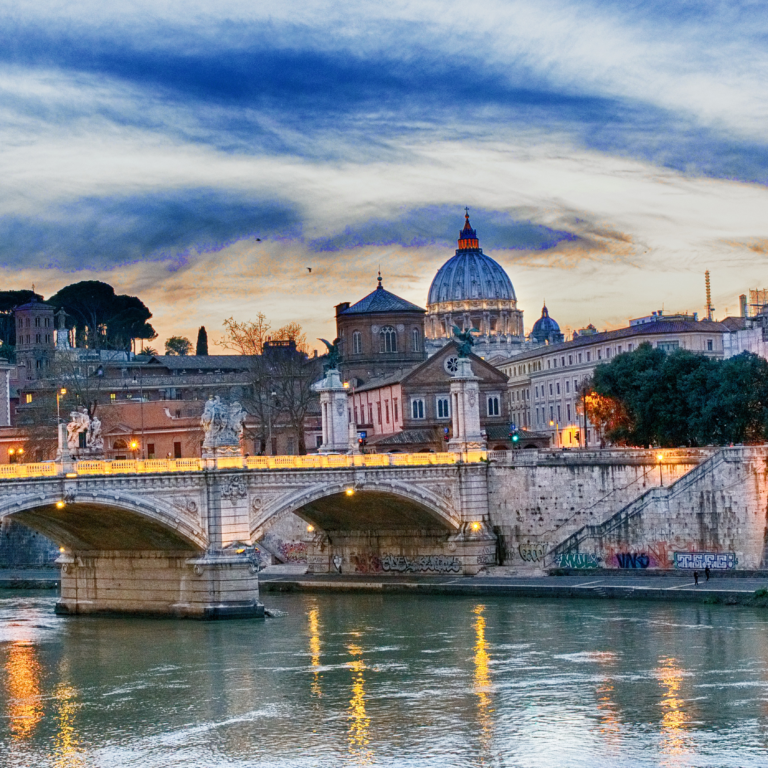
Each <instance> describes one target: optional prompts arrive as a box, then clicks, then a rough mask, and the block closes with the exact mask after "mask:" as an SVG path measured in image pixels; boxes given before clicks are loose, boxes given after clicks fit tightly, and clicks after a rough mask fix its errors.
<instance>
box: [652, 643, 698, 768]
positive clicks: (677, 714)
mask: <svg viewBox="0 0 768 768" xmlns="http://www.w3.org/2000/svg"><path fill="white" fill-rule="evenodd" d="M684 676H685V672H684V671H683V669H682V668H681V667H680V665H679V664H678V662H677V660H676V659H674V658H672V657H666V658H665V657H662V658H661V659H660V666H659V667H658V669H656V677H657V678H658V680H659V683H660V684H661V686H662V688H664V691H663V693H662V697H661V709H662V713H663V714H662V717H661V734H660V736H661V738H660V740H659V749H660V751H661V753H662V755H664V756H665V757H667V758H671V759H668V760H665V762H664V763H662V764H663V765H679V764H680V763H681V762H682V761H681V760H679V759H678V758H679V757H680V756H681V755H687V754H689V753H690V748H689V744H688V734H687V730H688V722H689V718H688V715H686V713H685V712H684V711H683V704H684V703H685V702H684V701H683V699H681V698H680V695H679V694H680V686H681V684H682V680H683V677H684Z"/></svg>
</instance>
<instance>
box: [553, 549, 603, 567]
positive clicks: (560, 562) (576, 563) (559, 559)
mask: <svg viewBox="0 0 768 768" xmlns="http://www.w3.org/2000/svg"><path fill="white" fill-rule="evenodd" d="M553 559H554V562H555V565H556V566H557V567H558V568H599V567H600V560H601V559H602V558H600V557H598V556H597V555H588V554H584V553H583V552H566V554H564V555H555V556H554V558H553Z"/></svg>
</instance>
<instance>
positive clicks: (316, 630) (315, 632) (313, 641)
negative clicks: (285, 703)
mask: <svg viewBox="0 0 768 768" xmlns="http://www.w3.org/2000/svg"><path fill="white" fill-rule="evenodd" d="M319 616H320V613H319V611H318V610H317V608H312V610H311V611H310V612H309V652H310V654H311V656H312V667H313V669H312V686H311V688H310V690H311V691H312V695H313V696H317V698H320V697H321V696H322V695H323V693H322V691H321V690H320V677H321V675H320V620H319Z"/></svg>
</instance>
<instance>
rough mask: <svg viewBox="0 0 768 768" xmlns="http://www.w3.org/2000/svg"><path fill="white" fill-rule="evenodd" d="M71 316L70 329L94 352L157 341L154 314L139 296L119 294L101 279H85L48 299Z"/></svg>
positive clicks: (68, 323) (68, 324) (56, 307)
mask: <svg viewBox="0 0 768 768" xmlns="http://www.w3.org/2000/svg"><path fill="white" fill-rule="evenodd" d="M48 303H49V304H52V305H53V306H54V308H55V309H56V310H59V309H63V310H64V311H65V312H66V313H67V327H68V328H75V329H76V331H75V337H76V339H77V344H78V346H87V347H90V348H93V349H102V348H105V349H130V347H131V343H132V342H133V340H134V339H148V340H149V339H154V338H156V336H157V334H156V333H155V329H154V328H153V327H152V326H151V325H150V324H149V319H150V318H151V317H152V313H151V312H150V311H149V309H147V307H146V306H145V305H144V303H143V302H142V301H141V299H139V298H138V297H136V296H128V295H118V294H115V289H114V288H113V287H112V286H111V285H109V284H107V283H102V282H100V281H98V280H83V281H82V282H79V283H72V284H71V285H68V286H66V287H64V288H62V289H61V290H60V291H59V292H58V293H56V294H54V295H53V296H51V298H50V299H49V300H48Z"/></svg>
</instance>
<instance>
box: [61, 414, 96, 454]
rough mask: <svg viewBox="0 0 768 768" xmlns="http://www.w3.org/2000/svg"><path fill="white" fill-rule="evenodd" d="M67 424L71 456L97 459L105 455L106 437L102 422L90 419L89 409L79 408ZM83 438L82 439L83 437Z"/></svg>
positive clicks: (94, 417) (94, 418) (68, 445)
mask: <svg viewBox="0 0 768 768" xmlns="http://www.w3.org/2000/svg"><path fill="white" fill-rule="evenodd" d="M69 417H70V420H69V423H68V424H67V448H68V449H69V453H70V455H71V456H75V457H86V456H87V457H88V458H95V457H97V456H100V455H102V454H103V453H104V436H103V434H102V427H101V420H100V419H99V418H98V416H95V415H94V416H93V418H91V417H90V415H89V414H88V409H87V408H85V407H84V406H82V405H81V406H79V407H78V408H77V410H75V411H72V412H71V413H70V414H69ZM81 436H82V437H81Z"/></svg>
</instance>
